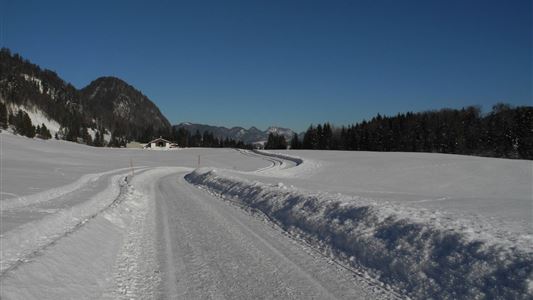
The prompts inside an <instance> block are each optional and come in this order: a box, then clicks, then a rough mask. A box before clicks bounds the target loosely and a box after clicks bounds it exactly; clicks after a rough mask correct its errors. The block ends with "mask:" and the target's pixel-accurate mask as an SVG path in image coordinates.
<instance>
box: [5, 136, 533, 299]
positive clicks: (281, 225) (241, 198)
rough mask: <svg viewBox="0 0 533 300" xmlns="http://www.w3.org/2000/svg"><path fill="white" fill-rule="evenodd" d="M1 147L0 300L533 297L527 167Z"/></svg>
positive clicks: (361, 156) (310, 155)
mask: <svg viewBox="0 0 533 300" xmlns="http://www.w3.org/2000/svg"><path fill="white" fill-rule="evenodd" d="M0 138H1V140H0V168H1V169H0V171H1V172H0V250H1V251H0V298H2V299H95V298H105V299H158V298H162V299H165V298H166V299H175V298H183V299H191V298H193V299H194V298H227V299H233V298H243V299H250V298H284V299H285V298H287V299H302V298H305V299H307V298H320V299H322V298H372V299H375V298H396V297H398V296H397V295H398V294H399V293H400V294H403V295H407V296H409V297H411V298H418V299H424V298H483V297H487V298H506V299H531V297H532V296H533V246H532V245H533V243H531V241H533V235H532V234H531V211H532V210H531V208H532V202H531V199H532V198H531V195H532V190H531V182H532V180H531V178H532V177H531V176H532V173H531V170H532V166H533V165H532V163H531V161H517V160H502V159H489V158H476V157H465V156H458V155H440V154H421V153H369V152H350V153H348V152H335V151H324V152H316V151H284V152H282V153H263V152H258V153H254V152H250V151H244V150H233V149H180V150H177V151H142V150H131V149H100V148H92V147H87V146H83V145H79V144H74V143H67V142H61V141H53V140H50V141H41V140H34V139H26V138H22V137H18V136H12V135H9V134H4V133H0ZM199 158H201V164H200V167H201V168H197V167H198V162H199ZM131 164H133V166H134V168H135V170H133V171H132V169H131V168H130V166H131ZM132 175H133V176H132ZM459 204H460V205H459ZM464 208H468V209H464ZM459 211H461V212H459ZM462 211H464V212H462Z"/></svg>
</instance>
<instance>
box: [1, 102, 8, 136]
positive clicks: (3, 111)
mask: <svg viewBox="0 0 533 300" xmlns="http://www.w3.org/2000/svg"><path fill="white" fill-rule="evenodd" d="M8 121H9V120H8V114H7V108H6V105H5V104H4V103H3V102H0V127H1V128H3V129H6V128H7V125H8Z"/></svg>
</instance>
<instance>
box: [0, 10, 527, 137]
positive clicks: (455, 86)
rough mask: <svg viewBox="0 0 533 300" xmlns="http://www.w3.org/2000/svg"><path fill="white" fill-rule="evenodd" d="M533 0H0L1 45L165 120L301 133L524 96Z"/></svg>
mask: <svg viewBox="0 0 533 300" xmlns="http://www.w3.org/2000/svg"><path fill="white" fill-rule="evenodd" d="M531 3H532V2H531V1H530V0H515V1H504V0H501V1H491V0H484V1H477V0H461V1H456V0H448V1H443V0H442V1H440V0H434V1H427V0H425V1H422V0H421V1H407V0H405V1H395V0H390V1H382V0H370V1H355V0H353V1H288V0H287V1H252V0H248V1H229V0H228V1H226V0H224V1H201V0H200V1H187V2H185V1H94V0H92V1H83V2H82V1H15V0H0V17H1V19H0V25H1V28H0V43H1V45H2V46H4V47H8V48H10V49H11V50H12V51H13V52H18V53H19V54H21V55H22V56H24V57H25V58H27V59H29V60H31V61H32V62H34V63H37V64H39V65H41V66H42V67H45V68H49V69H52V70H54V71H56V72H57V73H58V74H59V75H60V76H61V77H62V78H64V79H65V80H66V81H69V82H71V83H72V84H73V85H74V86H76V87H78V88H81V87H83V86H85V85H87V84H88V83H89V82H90V81H92V80H94V79H96V78H97V77H99V76H109V75H112V76H117V77H120V78H122V79H123V80H125V81H127V82H128V83H130V84H132V85H134V86H135V87H136V88H138V89H139V90H141V91H142V92H143V93H144V94H146V95H147V96H148V97H150V98H151V99H152V100H153V101H154V102H155V103H156V104H157V105H158V106H159V107H160V109H161V111H162V112H163V113H164V114H165V116H166V117H167V118H168V119H169V120H170V121H171V122H172V123H178V122H185V121H191V122H198V123H208V124H214V125H224V126H244V127H249V126H257V127H259V128H261V129H265V128H266V127H268V126H270V125H276V126H284V127H290V128H293V129H296V130H304V129H305V128H307V127H308V126H309V124H311V123H314V124H316V123H319V122H325V121H330V122H332V123H334V124H338V125H342V124H350V123H353V122H357V121H361V120H362V119H364V118H370V117H372V116H374V115H375V114H377V113H378V112H379V113H381V114H396V113H397V112H406V111H422V110H428V109H438V108H442V107H452V108H460V107H463V106H467V105H482V106H483V107H484V109H490V107H491V106H492V105H493V104H495V103H496V102H499V101H504V102H508V103H511V104H514V105H532V102H533V98H532V74H531V72H532V68H533V61H532V56H533V55H532V39H533V30H532V4H531Z"/></svg>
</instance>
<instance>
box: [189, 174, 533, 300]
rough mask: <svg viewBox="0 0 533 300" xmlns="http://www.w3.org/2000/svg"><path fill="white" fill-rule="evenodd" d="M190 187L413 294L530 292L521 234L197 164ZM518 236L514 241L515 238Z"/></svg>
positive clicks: (531, 256)
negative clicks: (501, 233) (249, 210)
mask: <svg viewBox="0 0 533 300" xmlns="http://www.w3.org/2000/svg"><path fill="white" fill-rule="evenodd" d="M186 178H187V180H188V181H189V182H191V183H193V184H197V185H200V186H202V187H205V188H208V189H209V190H211V191H212V192H215V193H217V194H219V195H220V196H222V197H225V198H229V199H232V200H236V201H239V202H240V203H242V204H245V205H247V206H249V207H251V208H253V209H258V210H260V211H261V212H263V213H264V214H265V215H267V216H269V217H270V218H271V219H272V220H273V221H275V222H276V223H277V224H279V225H280V226H282V227H283V228H285V229H286V230H288V231H290V232H293V234H295V235H300V236H303V237H304V238H305V239H307V240H308V241H311V242H312V243H315V244H317V245H321V246H322V247H324V248H325V249H327V251H330V252H331V253H332V254H334V255H335V256H337V257H339V258H341V259H342V258H344V259H347V260H348V261H350V263H351V264H353V265H358V266H363V267H365V268H370V269H372V270H374V271H375V272H376V274H377V275H378V276H379V277H380V279H381V280H383V281H385V282H388V283H391V284H393V285H395V286H397V287H399V288H400V289H402V290H404V291H405V292H406V293H407V294H408V295H409V296H412V297H415V298H428V297H431V298H480V297H489V298H492V297H496V298H506V299H527V298H529V297H532V296H533V291H532V290H531V280H532V274H533V251H532V250H533V246H532V243H531V239H530V237H528V236H516V235H511V236H509V238H508V239H506V238H505V237H502V236H494V235H492V234H491V233H492V232H493V231H492V230H491V229H490V228H483V227H482V228H479V227H477V226H476V225H478V224H469V222H468V220H453V219H449V218H448V217H446V216H442V215H440V214H439V213H435V212H431V211H427V210H424V209H413V208H408V207H405V206H400V205H397V204H390V203H380V202H376V201H373V200H371V199H365V198H360V197H350V196H345V195H341V194H328V193H311V192H305V191H302V190H297V189H294V188H288V187H287V186H285V185H284V184H283V183H278V184H264V183H261V182H258V181H250V180H247V179H244V178H240V177H237V176H236V175H235V174H231V173H229V172H226V171H216V170H210V169H200V170H196V171H195V172H193V173H191V174H190V175H188V176H187V177H186ZM520 239H521V240H520Z"/></svg>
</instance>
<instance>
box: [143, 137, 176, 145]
mask: <svg viewBox="0 0 533 300" xmlns="http://www.w3.org/2000/svg"><path fill="white" fill-rule="evenodd" d="M157 142H166V143H169V144H170V143H172V142H171V141H169V140H165V139H164V138H162V137H158V138H157V139H155V140H153V141H150V142H148V144H151V143H157Z"/></svg>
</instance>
